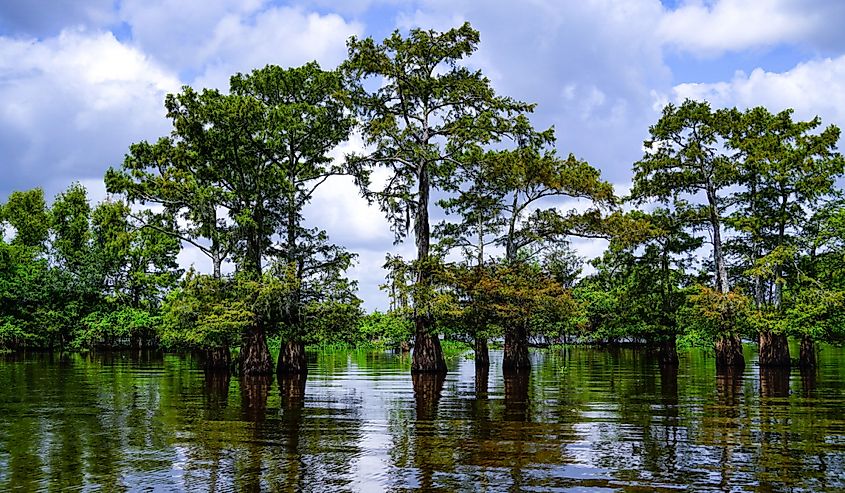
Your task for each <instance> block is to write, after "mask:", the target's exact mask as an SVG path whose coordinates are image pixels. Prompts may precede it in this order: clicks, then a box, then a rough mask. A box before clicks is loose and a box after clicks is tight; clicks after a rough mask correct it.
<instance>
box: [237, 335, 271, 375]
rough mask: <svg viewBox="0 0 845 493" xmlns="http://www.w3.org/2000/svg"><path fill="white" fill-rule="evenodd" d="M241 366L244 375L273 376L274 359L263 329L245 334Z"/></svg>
mask: <svg viewBox="0 0 845 493" xmlns="http://www.w3.org/2000/svg"><path fill="white" fill-rule="evenodd" d="M239 366H240V370H241V374H243V375H272V374H273V358H272V357H271V356H270V349H269V348H268V347H267V337H266V335H265V334H264V330H263V329H262V328H261V327H253V328H251V329H249V330H248V331H246V332H245V333H244V336H243V346H242V347H241V354H240V365H239Z"/></svg>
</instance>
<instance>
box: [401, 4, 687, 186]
mask: <svg viewBox="0 0 845 493" xmlns="http://www.w3.org/2000/svg"><path fill="white" fill-rule="evenodd" d="M662 13H663V8H662V7H661V5H660V2H659V1H657V0H648V1H642V0H620V1H613V2H611V1H603V0H594V1H586V2H559V1H556V0H533V1H532V2H530V5H527V4H525V3H520V2H509V1H489V2H473V1H469V0H424V1H421V2H418V3H417V4H415V7H414V8H413V9H408V10H407V11H406V12H404V13H400V14H399V15H398V16H397V19H398V21H397V22H398V24H399V25H400V26H401V27H403V28H409V27H416V26H424V27H431V28H435V29H446V28H449V27H453V26H455V25H458V24H459V23H460V22H462V21H463V20H469V21H470V22H472V25H473V27H475V28H476V29H478V30H479V31H480V33H481V44H480V48H479V51H478V52H477V53H476V54H475V55H473V57H472V58H471V59H470V62H469V63H471V64H473V65H474V66H476V67H478V68H480V69H482V70H483V72H484V74H485V75H487V76H488V77H490V79H491V80H492V82H493V85H494V87H495V88H496V90H497V91H498V92H500V93H502V94H505V95H508V96H511V97H515V98H517V99H521V100H524V101H528V102H536V103H539V105H538V107H537V110H536V114H535V117H534V121H535V122H536V125H537V126H538V127H548V126H552V125H554V126H555V129H556V133H557V136H558V147H559V149H560V151H561V152H562V153H569V152H574V153H575V154H576V155H578V156H579V157H581V158H583V159H586V160H587V161H589V162H590V163H592V164H594V165H596V166H598V167H600V168H601V169H602V170H603V171H604V172H605V175H606V176H607V177H609V178H611V179H614V180H625V179H628V178H629V176H630V167H631V163H632V162H633V161H634V160H635V159H636V158H637V157H638V156H637V152H636V151H637V150H638V149H639V145H640V143H641V141H642V138H643V135H642V134H643V133H644V132H645V130H646V129H647V128H648V125H649V123H651V122H653V120H654V119H655V118H656V116H657V113H656V112H655V111H654V109H653V108H652V98H651V95H650V91H651V90H652V89H654V88H664V90H668V89H669V88H670V87H671V85H670V84H671V72H670V70H669V68H668V67H667V66H666V65H665V64H664V61H663V55H662V45H661V42H660V40H659V39H657V38H656V37H655V36H654V31H655V29H656V27H657V23H658V21H659V18H660V16H661V15H662ZM602 136H604V137H602ZM608 136H613V138H612V139H609V138H606V137H608Z"/></svg>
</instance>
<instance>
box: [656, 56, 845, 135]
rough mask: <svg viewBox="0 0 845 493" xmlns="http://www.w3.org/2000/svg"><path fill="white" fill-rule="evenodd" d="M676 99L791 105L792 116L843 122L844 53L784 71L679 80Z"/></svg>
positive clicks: (772, 106) (721, 103) (745, 105)
mask: <svg viewBox="0 0 845 493" xmlns="http://www.w3.org/2000/svg"><path fill="white" fill-rule="evenodd" d="M672 92H673V97H674V99H675V100H676V101H682V100H683V99H686V98H690V99H696V100H707V101H709V102H710V103H711V104H713V105H714V106H716V107H731V106H737V107H740V108H748V107H753V106H766V107H767V108H769V110H771V111H780V110H782V109H785V108H793V109H795V113H796V116H797V117H799V118H804V119H809V118H812V117H814V116H817V115H818V116H820V117H822V119H823V121H824V122H825V123H838V124H839V125H840V126H841V125H843V124H845V55H843V56H840V57H837V58H826V59H823V60H815V61H810V62H805V63H801V64H798V65H797V66H795V67H794V68H792V69H791V70H788V71H786V72H767V71H764V70H762V69H759V68H758V69H756V70H754V71H753V72H751V74H745V73H742V72H737V73H736V75H735V76H734V78H733V79H731V80H730V81H725V82H716V83H706V84H705V83H687V84H679V85H677V86H675V87H674V89H673V91H672Z"/></svg>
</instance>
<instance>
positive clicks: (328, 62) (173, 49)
mask: <svg viewBox="0 0 845 493" xmlns="http://www.w3.org/2000/svg"><path fill="white" fill-rule="evenodd" d="M121 16H122V18H123V19H125V20H126V22H127V23H129V24H130V25H131V26H132V42H133V43H134V44H135V45H137V46H138V47H139V48H141V49H143V50H145V51H146V52H148V53H150V54H152V55H153V56H155V57H156V58H157V59H159V60H161V61H162V62H163V63H165V64H167V65H168V66H170V67H172V68H173V69H174V70H179V72H180V73H181V74H182V76H183V78H184V79H185V80H186V81H188V82H190V83H191V84H192V85H194V86H197V87H215V88H220V89H226V88H227V87H228V85H229V84H228V83H229V77H230V76H231V75H232V74H234V73H236V72H246V71H249V70H252V69H254V68H260V67H263V66H265V65H267V64H276V65H280V66H291V65H301V64H303V63H305V62H308V61H311V60H317V61H318V62H320V64H321V65H323V66H325V67H332V66H334V65H336V64H338V63H339V62H340V61H341V60H342V59H343V57H344V56H345V54H346V39H347V38H348V37H349V36H351V35H353V34H360V33H361V32H362V30H363V27H362V26H361V25H360V24H358V23H356V22H347V21H346V20H345V19H344V18H343V17H341V16H339V15H337V14H325V15H322V14H318V13H315V12H308V11H306V10H304V9H302V8H299V7H276V6H272V5H270V4H269V3H268V2H266V1H264V0H250V1H246V2H232V1H226V0H212V1H207V0H188V1H185V0H158V1H156V2H152V3H151V2H147V1H140V0H137V1H136V0H129V1H127V2H125V3H124V4H122V6H121Z"/></svg>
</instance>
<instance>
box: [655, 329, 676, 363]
mask: <svg viewBox="0 0 845 493" xmlns="http://www.w3.org/2000/svg"><path fill="white" fill-rule="evenodd" d="M657 357H658V360H659V362H660V366H678V365H679V364H680V360H679V359H678V346H677V344H676V342H675V336H672V337H670V338H667V339H664V340H663V341H661V342H660V347H659V348H658V350H657Z"/></svg>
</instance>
